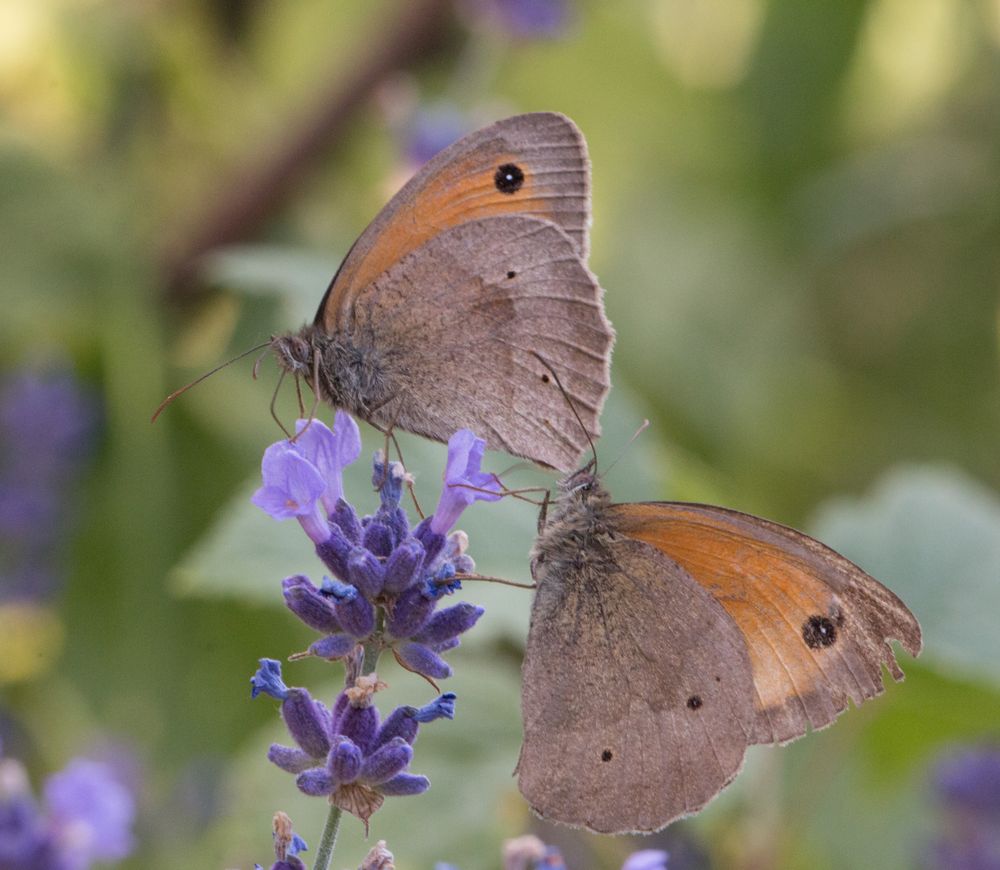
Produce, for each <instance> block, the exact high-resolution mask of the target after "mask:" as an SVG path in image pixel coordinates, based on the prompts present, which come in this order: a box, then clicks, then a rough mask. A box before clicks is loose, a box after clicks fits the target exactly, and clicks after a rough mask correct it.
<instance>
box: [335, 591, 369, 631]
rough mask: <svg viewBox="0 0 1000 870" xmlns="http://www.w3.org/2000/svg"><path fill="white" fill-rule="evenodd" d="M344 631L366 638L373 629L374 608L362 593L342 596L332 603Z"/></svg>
mask: <svg viewBox="0 0 1000 870" xmlns="http://www.w3.org/2000/svg"><path fill="white" fill-rule="evenodd" d="M334 609H335V610H336V611H337V619H338V620H339V621H340V624H341V625H342V626H343V627H344V631H346V632H347V633H348V634H352V635H354V637H356V638H366V637H368V635H370V634H371V633H372V631H373V630H374V629H375V608H374V607H372V603H371V602H370V601H369V600H368V599H367V598H365V597H364V596H363V595H354V596H353V597H351V598H344V599H342V600H340V601H338V602H337V603H336V604H335V605H334Z"/></svg>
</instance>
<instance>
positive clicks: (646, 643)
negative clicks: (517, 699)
mask: <svg viewBox="0 0 1000 870" xmlns="http://www.w3.org/2000/svg"><path fill="white" fill-rule="evenodd" d="M560 489H561V493H560V496H559V498H558V500H557V502H556V504H555V507H554V509H553V511H552V512H551V515H550V516H549V517H547V518H544V517H543V519H542V521H540V531H539V535H538V538H537V540H536V542H535V546H534V549H533V551H532V575H533V577H534V579H535V582H536V584H537V591H536V593H535V600H534V604H533V607H532V613H531V628H530V631H529V634H528V643H527V649H526V652H525V658H524V665H523V691H522V710H523V715H524V744H523V746H522V749H521V757H520V760H519V762H518V768H517V773H518V785H519V786H520V789H521V791H522V793H523V794H524V796H525V797H526V798H527V800H528V802H529V803H530V804H531V806H532V808H533V809H534V810H535V811H536V812H538V813H539V814H540V815H541V816H543V817H544V818H546V819H551V820H553V821H558V822H564V823H566V824H570V825H575V826H580V827H585V828H589V829H591V830H594V831H599V832H602V833H624V832H629V831H655V830H658V829H660V828H662V827H664V826H665V825H667V824H669V823H670V822H672V821H674V820H675V819H677V818H680V817H681V816H684V815H688V814H691V813H695V812H697V811H698V810H700V809H701V808H702V807H704V806H705V804H707V803H708V802H709V801H710V800H711V799H712V798H713V797H714V796H715V795H716V794H718V793H719V792H720V791H721V790H722V789H723V788H724V787H725V786H726V785H727V784H728V783H730V782H731V781H732V780H733V779H734V778H735V776H736V774H737V773H738V772H739V770H740V767H741V766H742V764H743V757H744V754H745V753H746V750H747V747H748V746H751V745H753V744H759V743H785V742H787V741H789V740H794V739H795V738H796V737H800V736H802V735H803V734H805V733H806V731H807V730H808V729H817V728H823V727H825V726H827V725H829V724H830V723H831V722H833V721H834V719H836V718H837V716H838V715H839V714H840V713H842V712H843V711H844V710H845V709H847V706H848V703H849V702H853V703H854V704H856V705H857V704H860V703H861V702H863V701H865V700H867V699H868V698H872V697H874V696H876V695H879V694H881V693H882V692H883V691H884V686H883V681H882V666H883V665H885V666H886V667H887V668H888V669H889V672H890V673H891V674H892V676H893V677H894V678H895V679H896V680H901V679H902V678H903V672H902V671H901V670H900V667H899V665H898V663H897V661H896V658H895V655H894V653H893V650H892V648H891V646H890V645H889V640H890V639H895V640H898V641H899V642H900V643H901V644H902V645H903V647H904V649H906V651H907V652H909V653H910V655H913V656H916V655H917V654H918V653H919V652H920V648H921V636H920V626H919V624H918V623H917V620H916V618H915V617H914V615H913V614H912V613H911V612H910V611H909V610H908V609H907V607H906V606H905V605H904V604H903V602H902V601H900V600H899V598H897V597H896V596H895V595H894V594H893V593H892V592H890V591H889V590H888V589H887V588H886V587H885V586H883V585H882V584H880V583H879V582H878V581H876V580H875V579H874V578H872V577H870V576H869V575H868V574H866V573H865V572H864V571H862V570H861V568H859V567H858V566H857V565H854V564H853V563H851V562H849V561H848V560H847V559H845V558H844V557H843V556H841V555H839V554H838V553H836V552H834V551H833V550H831V549H830V548H829V547H826V546H824V545H823V544H821V543H819V542H818V541H816V540H814V539H813V538H810V537H808V536H807V535H804V534H802V533H801V532H797V531H795V530H793V529H790V528H787V527H785V526H781V525H778V524H777V523H772V522H769V521H767V520H763V519H759V518H758V517H754V516H750V515H749V514H744V513H739V512H737V511H732V510H727V509H725V508H721V507H712V506H710V505H700V504H681V503H670V502H650V503H640V504H614V503H612V501H611V497H610V495H609V493H608V492H607V490H606V489H604V487H603V486H602V485H601V482H600V480H599V478H598V476H597V474H596V469H595V463H594V462H590V463H588V464H587V465H586V466H585V467H583V468H582V469H580V470H579V471H577V472H576V473H575V474H572V475H570V476H569V477H568V478H566V479H565V480H564V481H563V482H562V483H561V486H560Z"/></svg>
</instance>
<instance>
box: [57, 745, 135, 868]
mask: <svg viewBox="0 0 1000 870" xmlns="http://www.w3.org/2000/svg"><path fill="white" fill-rule="evenodd" d="M45 803H46V806H47V808H48V811H49V818H50V821H51V823H52V824H53V825H54V826H55V828H56V829H57V830H58V831H59V832H60V833H59V839H60V841H61V842H62V843H63V844H64V846H65V847H66V850H67V852H68V853H71V854H72V856H73V861H72V862H71V863H70V864H69V866H70V867H73V868H78V870H82V868H85V867H89V866H90V865H91V863H93V862H94V861H118V860H121V859H122V858H125V857H126V856H127V855H128V854H129V853H130V852H131V851H132V848H133V840H132V823H133V821H134V820H135V801H134V799H133V797H132V795H131V793H130V792H129V791H128V789H126V788H125V786H123V785H122V784H121V783H120V782H119V781H118V779H117V778H116V777H115V776H114V774H113V772H112V770H111V768H110V767H109V766H108V765H106V764H103V763H101V762H98V761H90V760H88V759H85V758H76V759H74V760H73V761H71V762H70V763H69V764H68V765H67V766H66V767H65V768H64V769H63V770H62V771H60V772H59V773H57V774H54V775H53V776H51V777H49V780H48V782H46V783H45Z"/></svg>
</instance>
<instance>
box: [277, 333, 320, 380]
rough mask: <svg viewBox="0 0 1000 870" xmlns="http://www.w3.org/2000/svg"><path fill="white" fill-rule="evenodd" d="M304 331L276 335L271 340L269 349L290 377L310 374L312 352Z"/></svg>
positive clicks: (310, 343) (311, 346)
mask: <svg viewBox="0 0 1000 870" xmlns="http://www.w3.org/2000/svg"><path fill="white" fill-rule="evenodd" d="M304 333H305V330H303V331H302V332H300V333H289V334H288V335H277V336H274V337H273V338H272V339H271V349H272V350H273V351H274V355H275V357H277V359H278V365H280V366H281V367H282V368H283V369H284V370H285V371H287V372H288V373H289V374H292V375H304V376H306V377H308V376H310V375H311V374H312V367H313V357H314V350H313V345H312V342H311V341H309V338H308V336H306V335H305V334H304Z"/></svg>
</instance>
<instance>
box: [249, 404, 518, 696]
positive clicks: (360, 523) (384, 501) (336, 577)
mask: <svg viewBox="0 0 1000 870" xmlns="http://www.w3.org/2000/svg"><path fill="white" fill-rule="evenodd" d="M298 429H299V431H300V433H302V434H300V436H299V439H298V440H297V441H296V442H295V443H294V444H292V443H290V442H288V441H282V442H278V443H277V444H273V445H271V447H269V448H268V449H267V452H266V453H265V458H264V463H263V465H262V470H263V473H264V486H263V487H261V489H259V490H258V491H257V492H256V493H255V494H254V499H253V501H254V503H255V504H257V505H258V506H259V507H261V508H263V509H264V510H265V511H267V512H268V513H269V514H270V515H271V516H272V517H274V518H276V519H286V518H290V517H295V518H297V519H298V520H299V522H300V523H301V524H302V526H303V528H304V529H305V531H306V533H307V534H308V535H309V537H310V538H311V539H312V540H313V542H314V544H315V545H316V554H317V555H318V556H319V558H320V559H321V560H322V562H323V563H324V565H325V566H326V567H327V569H328V570H329V571H330V573H331V575H332V577H327V578H324V580H323V582H322V584H321V585H320V586H318V587H317V586H316V585H314V584H313V583H312V582H311V581H310V580H309V579H308V578H307V577H305V576H303V575H296V576H294V577H289V578H287V579H285V580H284V581H283V584H282V587H283V592H284V596H285V603H286V605H287V606H288V608H289V610H291V611H292V612H293V613H294V614H295V615H296V616H298V617H299V619H301V620H302V621H303V622H304V623H305V624H306V625H308V626H309V627H310V628H312V629H313V630H315V631H318V632H320V633H321V634H323V637H322V638H321V639H320V640H317V641H316V642H315V643H313V644H312V645H311V646H310V647H309V649H308V653H309V654H311V655H314V656H317V657H320V658H324V659H328V660H335V659H341V658H344V657H345V656H347V655H349V654H350V653H351V652H352V651H353V650H354V649H355V647H356V646H357V645H358V644H362V645H369V644H372V643H374V644H375V646H376V648H377V649H378V650H382V649H391V650H392V652H393V655H394V656H395V657H396V659H397V660H398V661H399V662H400V663H401V664H402V665H403V666H404V667H406V668H408V669H409V670H412V671H415V672H417V673H419V674H422V675H423V676H425V677H427V678H429V679H431V680H434V679H442V678H444V677H447V676H449V675H450V674H451V668H450V666H449V665H448V664H447V663H445V662H444V660H443V659H442V658H441V653H443V652H445V651H447V650H449V649H453V648H454V647H455V646H457V645H458V642H459V641H458V636H459V635H460V634H463V633H464V632H466V631H468V630H469V629H470V628H472V626H473V625H475V623H476V622H477V620H478V619H479V617H480V616H482V614H483V609H482V608H480V607H474V606H472V605H469V604H462V605H458V606H457V607H453V608H448V609H446V610H443V611H441V612H439V613H435V610H436V608H437V603H438V600H439V599H440V598H442V597H443V596H444V595H448V594H451V593H452V592H455V591H456V590H458V589H460V588H461V581H460V579H459V577H458V576H457V575H458V574H460V573H471V572H472V571H474V570H475V563H474V562H473V561H472V559H471V558H470V557H469V556H468V555H467V554H466V552H465V550H466V548H467V546H468V537H467V536H466V535H465V533H464V532H459V531H456V532H451V529H452V528H453V526H454V525H455V523H456V522H457V521H458V518H459V516H460V515H461V513H462V511H463V510H465V508H466V507H468V506H469V505H471V504H472V503H473V502H475V501H479V500H486V501H495V500H497V499H499V498H500V491H501V489H502V487H501V485H500V483H499V482H498V481H497V480H496V478H495V477H494V476H493V475H490V474H487V473H485V472H482V471H481V470H480V464H481V462H482V458H483V451H484V449H485V442H484V441H483V440H482V439H481V438H476V436H475V435H474V434H473V433H472V432H470V431H469V430H467V429H463V430H460V431H458V432H456V433H455V434H454V435H453V436H452V438H451V440H450V441H449V443H448V463H447V467H446V469H445V474H444V486H443V489H442V493H441V498H440V500H439V502H438V507H437V510H436V511H435V513H434V515H432V516H430V517H428V518H427V519H425V520H423V521H422V522H421V523H420V524H419V525H418V526H417V527H416V528H414V529H411V528H410V525H409V520H408V519H407V516H406V512H405V511H404V510H403V509H402V507H401V506H400V500H401V498H402V495H403V488H404V486H405V485H406V484H407V483H408V482H409V481H408V477H407V474H406V472H405V470H404V469H403V466H402V465H401V464H400V463H398V462H388V463H387V462H386V461H385V458H384V456H383V455H382V453H381V451H379V452H378V453H376V454H375V457H374V461H373V468H372V482H373V484H374V485H375V486H376V487H377V488H378V491H379V502H380V504H379V507H378V509H377V510H376V511H375V513H374V514H372V515H371V516H366V517H363V518H361V517H359V516H358V515H357V513H356V511H355V510H354V508H353V507H351V505H350V504H348V503H347V502H346V501H345V500H344V498H343V485H342V481H341V477H342V473H343V469H344V467H345V466H346V465H347V464H349V463H350V462H353V461H354V459H355V458H356V457H357V455H358V452H359V450H360V442H359V440H358V434H357V426H356V425H355V424H354V421H353V420H351V418H350V417H349V416H347V415H346V414H344V413H343V412H342V411H338V412H337V422H336V423H335V425H334V428H333V430H330V429H328V428H327V427H325V426H324V425H323V424H322V423H321V422H319V421H318V420H314V421H312V423H311V424H309V426H308V427H307V426H306V425H305V421H299V424H298ZM306 436H308V437H309V440H308V441H307V442H306V443H301V442H303V440H304V439H305V438H306ZM449 533H450V534H449ZM380 610H381V612H382V613H384V624H383V625H382V626H381V627H379V626H378V614H379V611H380Z"/></svg>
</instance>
